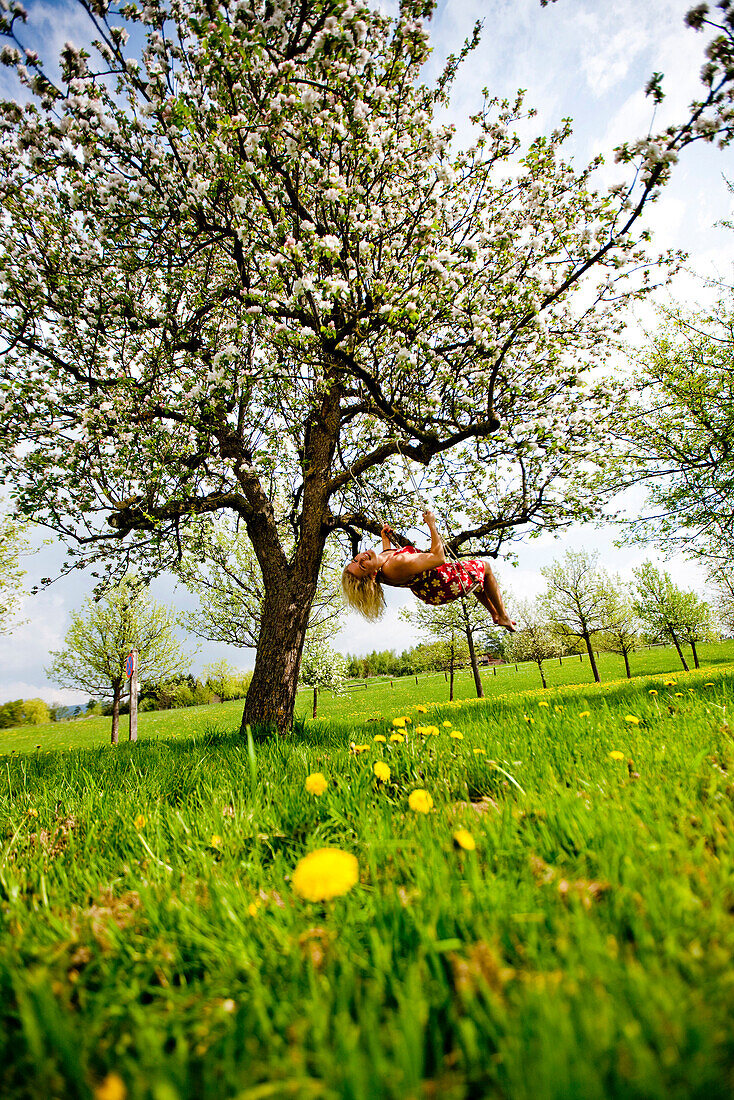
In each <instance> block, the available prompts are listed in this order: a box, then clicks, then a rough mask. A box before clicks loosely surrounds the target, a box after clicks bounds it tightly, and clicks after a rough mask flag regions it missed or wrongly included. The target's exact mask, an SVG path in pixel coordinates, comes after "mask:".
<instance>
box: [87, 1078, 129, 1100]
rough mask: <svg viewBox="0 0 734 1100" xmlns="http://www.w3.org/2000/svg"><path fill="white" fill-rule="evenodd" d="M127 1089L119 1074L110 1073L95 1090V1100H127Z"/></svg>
mask: <svg viewBox="0 0 734 1100" xmlns="http://www.w3.org/2000/svg"><path fill="white" fill-rule="evenodd" d="M126 1096H127V1088H126V1087H125V1082H124V1081H123V1079H122V1077H120V1075H119V1073H108V1074H107V1076H106V1077H105V1079H104V1081H103V1082H102V1084H101V1085H97V1087H96V1089H95V1090H94V1100H125V1097H126Z"/></svg>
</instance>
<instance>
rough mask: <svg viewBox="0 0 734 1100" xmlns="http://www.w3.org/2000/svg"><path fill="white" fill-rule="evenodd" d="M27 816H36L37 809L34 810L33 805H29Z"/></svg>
mask: <svg viewBox="0 0 734 1100" xmlns="http://www.w3.org/2000/svg"><path fill="white" fill-rule="evenodd" d="M28 816H29V817H38V810H34V808H33V806H31V808H30V810H29V811H28Z"/></svg>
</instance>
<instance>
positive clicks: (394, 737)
mask: <svg viewBox="0 0 734 1100" xmlns="http://www.w3.org/2000/svg"><path fill="white" fill-rule="evenodd" d="M390 740H391V742H392V743H393V745H399V744H400V743H401V741H404V740H405V738H404V737H403V735H402V733H391V734H390Z"/></svg>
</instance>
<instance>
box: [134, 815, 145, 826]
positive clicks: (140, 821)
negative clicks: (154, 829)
mask: <svg viewBox="0 0 734 1100" xmlns="http://www.w3.org/2000/svg"><path fill="white" fill-rule="evenodd" d="M133 825H134V826H135V828H136V829H144V828H145V815H144V814H138V816H137V817H136V818H135V820H134V821H133Z"/></svg>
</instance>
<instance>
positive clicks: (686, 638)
mask: <svg viewBox="0 0 734 1100" xmlns="http://www.w3.org/2000/svg"><path fill="white" fill-rule="evenodd" d="M678 621H679V623H680V636H681V640H682V641H683V642H687V643H688V645H689V646H690V647H691V651H692V653H693V664H694V666H695V668H699V667H700V665H699V661H698V650H697V649H696V645H697V644H698V643H699V642H713V641H715V640H716V638H717V637H719V634H718V631H717V628H716V622H715V619H714V615H713V612H712V610H711V607H710V605H709V604H708V603H707V602H706V600H703V599H701V597H700V596H699V595H698V593H696V592H691V591H683V592H682V593H681V596H680V607H679V611H678Z"/></svg>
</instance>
